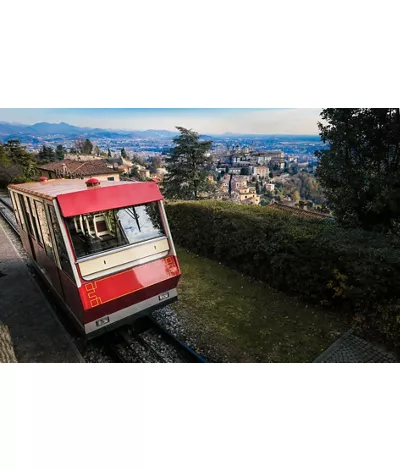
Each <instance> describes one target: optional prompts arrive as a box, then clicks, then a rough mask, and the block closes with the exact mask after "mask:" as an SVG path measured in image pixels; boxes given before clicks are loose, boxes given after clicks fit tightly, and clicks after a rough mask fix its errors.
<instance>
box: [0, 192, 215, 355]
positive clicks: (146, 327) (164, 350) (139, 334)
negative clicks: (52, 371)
mask: <svg viewBox="0 0 400 470" xmlns="http://www.w3.org/2000/svg"><path fill="white" fill-rule="evenodd" d="M0 216H1V217H2V218H3V219H4V220H5V221H6V222H7V224H8V225H9V226H10V228H11V229H12V230H13V231H14V232H15V233H16V234H17V235H18V236H19V232H18V227H17V224H16V220H15V216H14V211H13V208H12V205H11V201H10V200H9V198H7V197H4V196H3V195H0ZM41 288H42V289H43V286H42V285H41ZM45 294H46V295H49V294H50V295H52V294H51V293H49V292H48V291H47V289H46V292H45ZM52 304H54V302H52ZM58 316H59V315H58ZM63 323H64V322H63ZM68 330H69V328H68ZM93 341H94V342H95V343H96V344H97V345H98V346H99V347H100V348H102V349H103V350H104V351H105V353H106V354H107V356H108V357H109V358H110V359H111V360H112V362H152V363H165V362H190V363H204V362H207V361H206V359H205V358H204V357H203V356H201V355H200V354H198V353H197V352H196V351H194V350H193V349H192V348H190V347H189V346H188V345H186V344H185V343H184V342H183V341H181V340H179V339H178V338H176V337H175V336H173V335H172V334H171V333H169V332H168V331H167V330H166V329H165V328H164V327H162V326H161V325H160V324H158V323H157V322H156V321H155V320H154V319H153V318H151V317H149V316H146V317H143V318H141V319H139V320H137V321H136V322H135V323H134V324H133V325H132V326H129V327H121V328H119V329H117V330H115V331H114V332H111V333H108V334H106V335H104V336H101V337H100V338H98V339H97V340H93Z"/></svg>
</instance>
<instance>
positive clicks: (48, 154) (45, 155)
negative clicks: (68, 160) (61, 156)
mask: <svg viewBox="0 0 400 470" xmlns="http://www.w3.org/2000/svg"><path fill="white" fill-rule="evenodd" d="M38 158H39V160H44V161H46V162H54V161H55V160H56V154H55V152H54V150H53V149H52V148H51V147H48V146H47V145H44V144H43V146H42V148H41V149H40V150H39V152H38Z"/></svg>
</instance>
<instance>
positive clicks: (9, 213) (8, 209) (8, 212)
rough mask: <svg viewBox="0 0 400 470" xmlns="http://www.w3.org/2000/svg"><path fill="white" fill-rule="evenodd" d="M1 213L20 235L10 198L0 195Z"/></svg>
mask: <svg viewBox="0 0 400 470" xmlns="http://www.w3.org/2000/svg"><path fill="white" fill-rule="evenodd" d="M0 215H1V217H3V219H4V220H5V221H6V222H7V224H8V225H9V226H10V227H11V229H12V230H13V231H14V232H15V233H16V234H17V235H18V236H19V232H18V227H17V222H16V220H15V216H14V209H13V208H12V205H11V203H10V202H8V198H6V197H4V196H1V197H0Z"/></svg>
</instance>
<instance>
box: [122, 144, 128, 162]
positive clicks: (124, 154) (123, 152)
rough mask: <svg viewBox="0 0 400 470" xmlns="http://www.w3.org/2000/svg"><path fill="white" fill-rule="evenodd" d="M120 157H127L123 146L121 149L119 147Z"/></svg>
mask: <svg viewBox="0 0 400 470" xmlns="http://www.w3.org/2000/svg"><path fill="white" fill-rule="evenodd" d="M121 157H122V158H125V159H127V158H128V155H127V154H126V150H125V149H124V147H122V149H121Z"/></svg>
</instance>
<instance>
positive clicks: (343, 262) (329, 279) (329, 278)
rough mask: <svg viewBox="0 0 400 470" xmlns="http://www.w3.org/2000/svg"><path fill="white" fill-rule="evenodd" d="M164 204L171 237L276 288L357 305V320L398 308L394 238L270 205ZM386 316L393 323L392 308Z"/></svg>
mask: <svg viewBox="0 0 400 470" xmlns="http://www.w3.org/2000/svg"><path fill="white" fill-rule="evenodd" d="M166 209H167V213H168V217H169V222H170V225H171V230H172V234H173V237H174V240H175V241H176V242H177V243H178V244H179V245H181V246H183V247H185V248H187V249H189V250H190V251H193V252H195V253H198V254H200V255H202V256H206V257H210V258H213V259H216V260H218V261H220V262H222V263H224V264H226V265H227V266H230V267H232V268H235V269H237V270H239V271H241V272H243V273H245V274H247V275H250V276H252V277H253V278H256V279H259V280H261V281H265V282H268V284H270V285H272V286H273V287H275V288H277V289H281V290H284V291H287V292H292V293H296V294H300V295H301V296H302V297H304V298H306V299H308V300H312V301H314V302H319V303H321V304H322V305H327V306H328V305H331V306H336V307H337V306H340V307H341V308H343V309H345V310H347V311H351V312H352V313H354V312H357V313H358V315H359V318H362V319H363V321H364V318H367V317H371V316H373V312H374V311H375V310H376V311H378V310H379V311H381V310H382V307H385V308H384V309H385V311H387V309H390V310H391V311H395V312H397V306H398V305H399V304H400V302H399V296H400V290H399V288H398V287H399V286H398V283H399V279H400V243H399V241H398V240H397V239H394V238H391V237H389V236H385V235H382V234H377V233H372V232H366V231H363V230H348V229H344V228H341V227H340V226H338V225H337V224H335V223H332V222H331V221H326V220H304V219H299V218H297V217H294V216H293V215H291V214H287V213H284V212H283V211H280V210H279V209H274V208H273V207H261V206H241V205H238V204H232V203H227V202H220V201H200V202H169V203H168V204H167V205H166ZM386 307H387V308H386ZM393 315H395V316H394V317H393ZM376 321H377V320H376V319H374V322H375V323H376ZM390 321H391V322H392V323H393V325H397V328H398V329H399V330H400V316H398V315H397V313H395V314H392V315H391V317H390ZM379 322H380V320H378V323H379ZM392 329H393V328H391V331H392ZM396 331H397V330H396ZM396 335H397V333H396Z"/></svg>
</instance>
